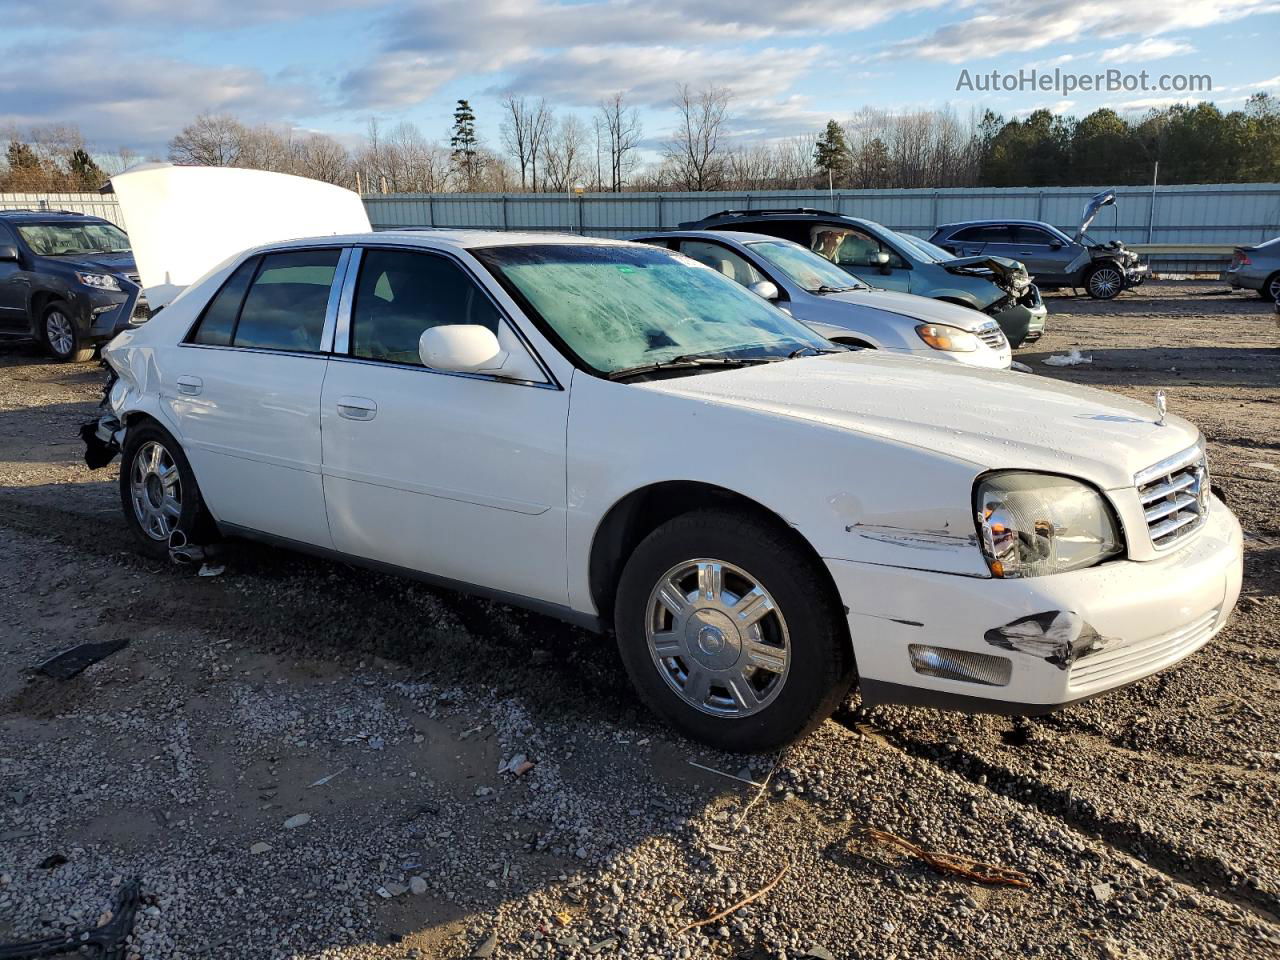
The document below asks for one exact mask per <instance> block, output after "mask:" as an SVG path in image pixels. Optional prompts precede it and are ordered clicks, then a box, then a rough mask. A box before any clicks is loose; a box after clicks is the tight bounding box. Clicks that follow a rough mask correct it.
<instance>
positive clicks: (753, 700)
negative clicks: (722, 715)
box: [727, 676, 760, 710]
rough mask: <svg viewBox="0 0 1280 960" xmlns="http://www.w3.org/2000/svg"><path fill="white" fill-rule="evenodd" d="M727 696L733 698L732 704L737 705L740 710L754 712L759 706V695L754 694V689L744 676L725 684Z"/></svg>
mask: <svg viewBox="0 0 1280 960" xmlns="http://www.w3.org/2000/svg"><path fill="white" fill-rule="evenodd" d="M727 686H728V688H729V695H730V696H732V697H733V702H734V703H736V704H737V705H738V708H739V709H740V710H754V709H755V708H756V707H757V706H759V704H760V695H759V694H758V693H756V688H755V687H753V686H752V685H751V681H750V680H749V679H748V678H747V677H745V676H737V677H734V678H733V679H732V680H730V681H729V682H728V684H727Z"/></svg>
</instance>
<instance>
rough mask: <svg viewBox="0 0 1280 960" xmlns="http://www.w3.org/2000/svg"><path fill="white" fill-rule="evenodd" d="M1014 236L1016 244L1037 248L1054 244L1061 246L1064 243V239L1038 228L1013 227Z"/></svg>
mask: <svg viewBox="0 0 1280 960" xmlns="http://www.w3.org/2000/svg"><path fill="white" fill-rule="evenodd" d="M1014 236H1015V237H1017V240H1016V241H1015V242H1017V243H1022V244H1028V245H1032V246H1038V247H1047V246H1049V245H1050V244H1054V243H1056V244H1058V245H1059V246H1062V245H1064V244H1065V242H1066V240H1065V238H1063V237H1055V236H1054V235H1053V234H1051V233H1050V232H1049V231H1048V230H1042V229H1041V228H1040V227H1028V226H1022V225H1019V226H1017V227H1014Z"/></svg>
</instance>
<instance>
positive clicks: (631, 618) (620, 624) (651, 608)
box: [614, 509, 854, 751]
mask: <svg viewBox="0 0 1280 960" xmlns="http://www.w3.org/2000/svg"><path fill="white" fill-rule="evenodd" d="M614 617H615V626H616V629H617V636H618V649H619V652H620V654H621V656H622V661H623V664H624V665H625V666H626V669H627V674H628V675H629V676H630V678H631V682H632V683H633V684H634V685H635V687H636V690H637V692H638V693H639V695H640V698H641V699H642V700H643V701H644V702H645V704H646V705H647V706H648V707H649V708H650V709H652V710H653V711H654V712H655V713H657V714H658V715H660V716H662V717H664V718H665V719H666V720H668V721H669V722H670V723H671V724H672V725H674V726H675V727H677V728H679V729H680V730H681V731H683V732H684V733H686V734H687V735H689V736H690V737H692V738H694V739H696V740H700V741H702V742H703V743H707V744H710V745H711V746H714V747H718V748H721V749H725V750H734V751H761V750H770V749H773V748H776V747H780V746H782V745H784V744H787V743H790V742H791V741H793V740H796V739H798V738H799V737H802V736H804V735H805V734H807V733H809V732H810V731H811V730H813V729H814V728H815V727H817V726H818V725H819V724H820V723H821V722H822V721H823V720H825V719H826V718H827V717H829V716H830V715H831V713H832V712H833V711H834V710H835V708H836V707H837V706H839V704H840V702H841V701H842V700H843V699H844V697H845V696H846V694H847V693H848V692H849V687H850V685H851V684H852V682H853V677H854V670H853V656H852V652H851V650H850V647H849V638H848V634H847V631H846V629H845V627H844V624H843V621H842V616H841V607H840V605H839V604H838V603H837V602H836V598H835V596H834V591H833V588H832V587H831V585H830V582H829V580H828V578H827V576H826V571H825V570H823V569H822V567H821V565H820V564H819V563H818V562H817V561H816V560H814V559H813V558H812V557H811V556H810V555H809V554H808V553H806V552H805V551H804V550H803V549H802V548H801V546H800V545H799V544H798V543H796V541H795V535H794V534H793V533H792V532H791V531H789V530H787V528H785V527H784V526H782V525H781V524H778V523H775V522H771V521H769V520H768V519H767V518H763V517H757V516H753V515H751V514H749V513H745V512H731V511H728V510H722V509H704V510H696V511H693V512H691V513H687V514H683V515H681V516H678V517H676V518H674V519H672V520H669V521H667V522H666V523H664V524H663V525H662V526H660V527H658V528H657V529H656V530H654V531H653V532H652V533H651V534H649V536H648V537H646V538H645V539H644V540H643V541H642V542H641V543H640V545H639V546H638V547H637V548H636V549H635V552H634V553H632V555H631V557H630V559H629V560H628V561H627V564H626V567H625V568H624V570H623V572H622V579H621V582H620V584H619V587H618V595H617V602H616V604H615V614H614Z"/></svg>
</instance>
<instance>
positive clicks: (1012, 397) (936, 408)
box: [636, 350, 1199, 489]
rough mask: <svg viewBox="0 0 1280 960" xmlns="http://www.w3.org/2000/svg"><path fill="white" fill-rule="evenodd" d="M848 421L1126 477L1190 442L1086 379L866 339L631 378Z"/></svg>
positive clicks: (1025, 463) (939, 447) (1115, 479)
mask: <svg viewBox="0 0 1280 960" xmlns="http://www.w3.org/2000/svg"><path fill="white" fill-rule="evenodd" d="M636 386H637V387H638V388H639V389H643V390H655V391H660V392H662V393H666V394H671V395H682V396H687V397H689V398H691V399H695V400H701V401H705V402H712V403H725V404H731V405H733V406H737V407H746V408H751V409H756V410H760V411H762V412H766V413H771V414H775V415H778V416H785V417H794V418H797V419H802V420H809V421H813V422H816V423H821V424H826V425H828V426H832V427H841V428H845V429H849V430H856V431H858V432H859V433H863V434H868V435H873V436H880V437H884V438H886V439H889V440H894V441H898V442H901V443H906V444H910V445H912V446H916V447H921V448H924V449H928V450H936V451H939V452H942V453H945V454H947V455H949V456H952V457H956V458H959V459H961V460H965V461H968V462H969V463H972V464H974V465H975V466H976V467H978V468H979V469H995V468H1010V469H1028V470H1042V471H1050V472H1054V473H1063V474H1067V475H1069V476H1077V477H1082V478H1084V479H1086V480H1089V481H1092V482H1093V483H1096V484H1097V485H1099V486H1100V487H1102V488H1104V489H1115V488H1119V487H1128V486H1132V484H1133V477H1134V474H1136V473H1137V472H1138V471H1140V470H1142V469H1144V468H1146V467H1149V466H1151V465H1152V464H1153V463H1156V462H1157V461H1159V460H1162V459H1164V458H1165V457H1168V456H1172V455H1173V454H1175V453H1179V452H1181V451H1183V450H1185V449H1187V448H1188V447H1190V446H1192V445H1193V444H1195V442H1196V441H1197V439H1198V437H1199V431H1198V430H1197V429H1196V427H1195V426H1193V425H1192V424H1190V423H1188V422H1187V421H1186V420H1183V419H1182V418H1181V417H1175V416H1169V417H1168V418H1167V420H1166V423H1165V425H1164V426H1159V425H1158V424H1157V423H1156V420H1157V416H1158V415H1157V413H1156V410H1155V408H1154V407H1150V406H1148V405H1147V404H1145V403H1139V402H1137V401H1135V400H1129V399H1127V398H1125V397H1122V396H1119V395H1117V394H1113V393H1107V392H1104V391H1102V390H1095V389H1093V388H1091V387H1080V386H1076V385H1074V384H1070V383H1063V382H1061V381H1053V380H1045V379H1042V378H1039V377H1027V376H1023V375H1021V374H1013V373H1005V372H1003V371H995V370H983V369H979V368H975V367H967V366H964V365H962V364H958V363H921V362H920V361H919V360H916V359H914V358H911V357H895V356H892V355H889V354H883V353H878V352H875V351H871V350H860V351H857V352H854V353H839V354H830V355H827V356H821V357H809V358H804V359H799V360H788V361H786V362H782V363H769V364H760V365H758V366H753V367H746V368H743V369H739V370H726V371H723V372H717V373H706V374H701V375H698V376H689V377H677V378H672V379H668V380H657V381H649V382H646V383H643V384H637V385H636Z"/></svg>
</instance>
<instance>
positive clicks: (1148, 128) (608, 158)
mask: <svg viewBox="0 0 1280 960" xmlns="http://www.w3.org/2000/svg"><path fill="white" fill-rule="evenodd" d="M670 106H671V108H672V112H673V114H674V117H675V124H674V126H673V128H672V129H671V131H670V132H669V133H668V134H667V136H666V137H665V138H664V139H660V140H654V141H645V139H644V126H643V123H642V121H641V117H640V112H639V110H638V109H636V107H634V106H633V105H631V104H629V103H628V102H627V100H626V98H625V96H624V95H623V94H622V93H615V94H612V95H610V96H607V97H605V98H603V99H601V100H600V101H599V103H598V104H597V105H596V108H595V109H594V111H592V112H591V113H590V115H589V116H587V117H584V116H583V115H582V114H580V113H577V112H563V113H561V112H557V111H556V109H555V108H554V107H553V106H552V105H551V104H549V103H548V102H547V101H546V100H545V99H543V98H532V97H527V96H518V95H514V94H512V95H509V96H506V97H505V98H503V99H502V101H501V103H500V104H499V111H500V117H499V118H498V119H499V122H498V124H497V128H498V134H499V136H498V142H497V143H496V144H489V143H487V142H485V140H484V138H483V137H482V136H481V135H480V134H479V132H478V130H477V117H476V113H475V110H474V109H473V107H472V106H471V104H470V102H469V101H467V100H459V101H458V102H457V105H456V108H455V110H454V114H453V123H452V126H451V127H450V129H449V130H448V132H447V136H445V137H442V138H441V139H439V140H435V139H432V138H430V137H428V136H426V135H424V134H423V132H422V131H421V130H420V129H419V128H418V127H417V126H416V125H415V124H413V123H410V122H408V121H402V122H399V123H396V124H394V125H390V126H388V125H385V124H384V123H382V122H381V121H379V120H376V119H371V120H369V122H368V125H367V127H366V129H365V131H364V134H363V136H361V137H359V138H358V139H357V141H356V142H355V144H354V145H351V144H349V143H344V142H343V141H341V140H339V139H337V138H336V137H333V136H330V135H328V134H324V133H313V132H301V131H298V130H295V129H293V128H290V127H281V126H274V125H270V124H264V125H258V126H250V125H247V124H244V123H242V122H241V121H239V120H237V119H236V118H235V117H231V116H227V115H220V114H202V115H200V116H198V117H196V118H195V119H194V120H193V121H192V122H191V123H189V124H188V125H187V126H185V127H184V128H183V129H182V130H181V132H179V133H178V134H177V135H176V136H175V137H174V138H173V139H172V140H171V141H170V142H169V144H168V159H170V160H172V161H174V162H178V163H194V164H203V165H209V166H240V167H253V168H256V169H262V170H273V171H279V172H285V173H294V174H299V175H301V176H306V177H311V178H314V179H317V180H324V181H327V182H330V183H336V184H340V185H342V186H346V187H349V188H351V189H354V190H359V191H360V192H362V193H365V194H379V193H446V192H494V193H515V192H547V193H575V192H578V191H590V192H608V191H613V192H618V191H622V190H637V191H703V190H787V189H813V188H826V187H828V186H830V187H832V188H843V189H884V188H911V187H924V188H931V187H972V186H996V187H1006V186H1027V187H1039V186H1072V185H1098V186H1113V185H1114V186H1124V185H1133V184H1143V183H1150V182H1151V180H1152V177H1153V175H1154V174H1155V170H1156V164H1157V163H1158V164H1159V182H1160V183H1163V184H1176V183H1239V182H1266V181H1278V180H1280V101H1277V99H1276V98H1274V97H1272V96H1270V95H1268V94H1266V93H1257V94H1254V95H1253V96H1251V97H1250V98H1249V99H1248V101H1247V103H1245V104H1244V106H1243V107H1242V108H1241V109H1239V110H1232V111H1230V112H1223V111H1222V110H1221V109H1220V108H1218V107H1217V106H1215V105H1213V104H1210V103H1200V104H1195V105H1188V104H1182V105H1174V106H1170V107H1165V108H1161V109H1152V110H1149V111H1147V112H1146V113H1145V114H1143V115H1142V116H1139V117H1133V118H1129V117H1125V116H1122V115H1121V114H1119V113H1117V112H1115V111H1114V110H1110V109H1105V108H1104V109H1099V110H1095V111H1094V112H1092V113H1090V114H1088V115H1087V116H1085V117H1082V118H1076V117H1071V116H1063V115H1058V114H1054V113H1052V112H1050V111H1048V110H1036V111H1034V112H1032V113H1030V114H1029V115H1027V116H1025V117H1016V116H1015V117H1011V118H1007V119H1006V118H1005V117H1003V116H1000V115H999V114H996V113H994V112H992V111H990V110H986V111H973V112H971V113H970V114H969V115H968V116H966V117H961V116H959V115H958V114H957V113H956V112H955V111H954V110H951V109H937V110H913V111H905V112H893V111H887V110H877V109H872V108H864V109H862V110H860V111H858V112H857V113H855V114H853V115H852V116H850V117H848V118H847V119H845V120H844V121H840V120H836V119H832V120H830V121H828V122H827V124H826V125H825V127H824V128H823V129H821V130H819V131H814V132H813V133H812V134H810V135H802V136H795V137H788V138H782V139H772V140H756V141H745V140H744V139H743V138H742V137H740V136H738V135H736V134H735V133H734V124H735V121H738V120H749V119H750V116H749V113H748V112H747V111H746V109H745V108H744V109H743V111H742V114H741V115H735V112H734V96H733V93H732V91H730V90H728V89H726V88H722V87H717V86H714V85H712V86H707V87H703V88H700V89H694V88H691V87H689V86H687V85H683V84H682V85H679V86H677V88H676V91H675V96H674V97H673V99H672V101H671V104H670ZM8 141H9V142H8V147H7V149H6V150H5V151H4V154H3V156H4V164H3V166H0V191H5V190H8V191H71V190H94V189H96V188H97V187H98V186H99V185H100V184H101V183H102V181H103V180H105V178H106V177H107V176H108V175H110V174H111V173H114V172H118V171H119V170H121V169H124V168H125V167H126V166H128V165H129V164H130V163H132V162H136V161H137V160H139V159H143V158H141V157H137V156H135V155H133V154H131V153H130V152H128V151H121V153H120V154H118V155H115V156H112V157H102V156H99V155H97V154H92V155H91V154H90V153H89V152H88V151H87V149H86V147H85V144H84V141H83V138H82V137H80V135H79V132H78V131H77V130H76V129H75V128H74V127H69V126H59V127H48V128H39V129H36V130H31V131H27V132H26V134H25V135H20V133H19V131H12V132H11V133H10V135H9V138H8ZM150 159H160V158H150Z"/></svg>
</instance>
